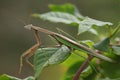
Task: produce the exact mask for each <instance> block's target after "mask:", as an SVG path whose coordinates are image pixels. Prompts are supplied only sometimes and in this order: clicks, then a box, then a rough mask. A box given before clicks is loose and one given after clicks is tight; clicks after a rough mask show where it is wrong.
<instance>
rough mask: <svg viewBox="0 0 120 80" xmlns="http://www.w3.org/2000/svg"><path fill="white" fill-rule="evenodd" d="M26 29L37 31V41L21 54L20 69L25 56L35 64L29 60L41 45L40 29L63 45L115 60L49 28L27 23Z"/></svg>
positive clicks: (108, 59) (106, 59)
mask: <svg viewBox="0 0 120 80" xmlns="http://www.w3.org/2000/svg"><path fill="white" fill-rule="evenodd" d="M25 28H26V29H28V30H33V31H34V33H35V38H36V41H37V43H36V44H35V45H34V46H32V47H31V48H29V49H28V50H27V51H26V52H25V53H23V54H22V55H21V56H20V71H21V69H22V66H23V63H22V59H23V58H24V57H25V58H26V62H27V63H28V64H30V65H31V66H33V65H32V64H31V63H30V62H29V60H28V59H29V58H30V57H31V56H32V55H33V54H34V53H35V51H36V50H37V49H38V48H39V47H40V45H41V41H40V36H39V33H38V32H39V31H40V32H43V33H45V34H47V35H50V36H51V37H53V38H55V39H56V41H57V42H58V43H59V44H60V45H61V44H64V45H66V46H68V47H69V48H70V49H74V50H83V51H85V52H87V53H88V55H92V56H94V57H97V58H100V59H102V60H105V61H108V62H115V61H114V60H112V59H111V58H109V57H106V56H104V55H102V54H98V53H97V52H96V51H95V50H92V49H90V48H89V47H86V46H84V45H82V44H80V43H77V42H75V41H73V40H71V39H69V38H68V37H66V36H63V35H61V34H58V33H55V32H52V31H49V30H47V29H43V28H41V27H37V26H33V25H32V24H30V25H26V26H25Z"/></svg>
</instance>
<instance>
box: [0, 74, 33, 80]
mask: <svg viewBox="0 0 120 80" xmlns="http://www.w3.org/2000/svg"><path fill="white" fill-rule="evenodd" d="M0 80H35V79H34V77H31V76H30V77H27V78H25V79H19V78H16V77H13V76H9V75H6V74H3V75H1V76H0Z"/></svg>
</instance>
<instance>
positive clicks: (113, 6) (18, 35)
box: [0, 0, 120, 80]
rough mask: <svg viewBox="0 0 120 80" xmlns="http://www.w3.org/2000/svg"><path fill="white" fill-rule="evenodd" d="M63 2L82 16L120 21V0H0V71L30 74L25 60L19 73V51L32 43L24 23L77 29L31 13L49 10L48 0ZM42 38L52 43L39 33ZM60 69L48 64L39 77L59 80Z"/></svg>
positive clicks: (51, 27)
mask: <svg viewBox="0 0 120 80" xmlns="http://www.w3.org/2000/svg"><path fill="white" fill-rule="evenodd" d="M64 3H72V4H74V5H76V6H77V8H78V9H79V11H80V12H81V14H82V15H84V16H89V17H91V18H94V19H98V20H102V21H110V22H113V23H115V24H117V23H118V22H119V21H120V0H0V74H3V73H6V74H9V75H12V76H16V77H20V78H25V77H27V76H30V75H33V72H34V71H33V69H32V68H31V67H30V66H29V65H27V64H25V63H24V67H23V70H22V73H21V74H18V71H19V57H20V55H21V54H22V53H23V52H24V51H25V50H27V49H28V48H29V47H30V46H32V45H33V44H35V39H34V35H33V33H32V32H31V31H28V30H26V29H24V27H23V26H24V25H26V24H31V23H32V24H34V25H39V26H41V27H44V28H48V29H50V30H52V31H56V30H55V29H54V28H56V27H59V28H61V29H64V30H65V31H67V32H68V33H70V34H72V33H73V35H74V34H76V33H77V29H76V28H74V27H66V26H69V25H65V24H60V23H58V24H56V23H50V22H48V21H43V20H39V19H35V18H32V17H30V15H31V14H32V13H45V12H48V11H49V9H48V4H64ZM73 29H74V32H73ZM71 31H72V32H71ZM81 36H82V35H81ZM91 36H93V35H91ZM91 36H87V35H86V37H84V38H82V39H89V38H90V37H91ZM79 37H80V36H79ZM41 38H42V43H43V44H42V45H43V46H49V45H52V43H51V42H50V41H49V40H48V38H47V36H46V35H44V34H42V36H41ZM48 42H50V43H48ZM63 69H64V68H63V67H61V66H53V67H49V68H48V69H46V70H44V72H43V73H44V74H42V75H41V80H59V77H60V76H61V74H62V73H63V72H64V70H63Z"/></svg>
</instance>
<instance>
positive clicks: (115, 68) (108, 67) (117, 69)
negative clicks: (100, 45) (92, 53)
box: [100, 57, 120, 80]
mask: <svg viewBox="0 0 120 80" xmlns="http://www.w3.org/2000/svg"><path fill="white" fill-rule="evenodd" d="M116 61H117V62H118V63H108V62H105V61H103V62H102V63H101V64H100V67H101V70H100V71H101V73H102V74H103V75H104V76H106V77H109V78H110V80H111V79H113V80H114V79H115V80H117V78H120V58H119V57H117V58H116Z"/></svg>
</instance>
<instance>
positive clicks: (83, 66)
mask: <svg viewBox="0 0 120 80" xmlns="http://www.w3.org/2000/svg"><path fill="white" fill-rule="evenodd" d="M92 58H93V56H92V55H89V56H88V59H87V60H86V61H85V62H84V63H83V64H82V65H81V66H80V68H79V69H78V71H77V72H76V74H75V76H74V77H73V80H78V79H79V76H80V74H81V73H82V71H83V70H84V69H85V68H86V67H87V65H88V63H89V61H88V60H92Z"/></svg>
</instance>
